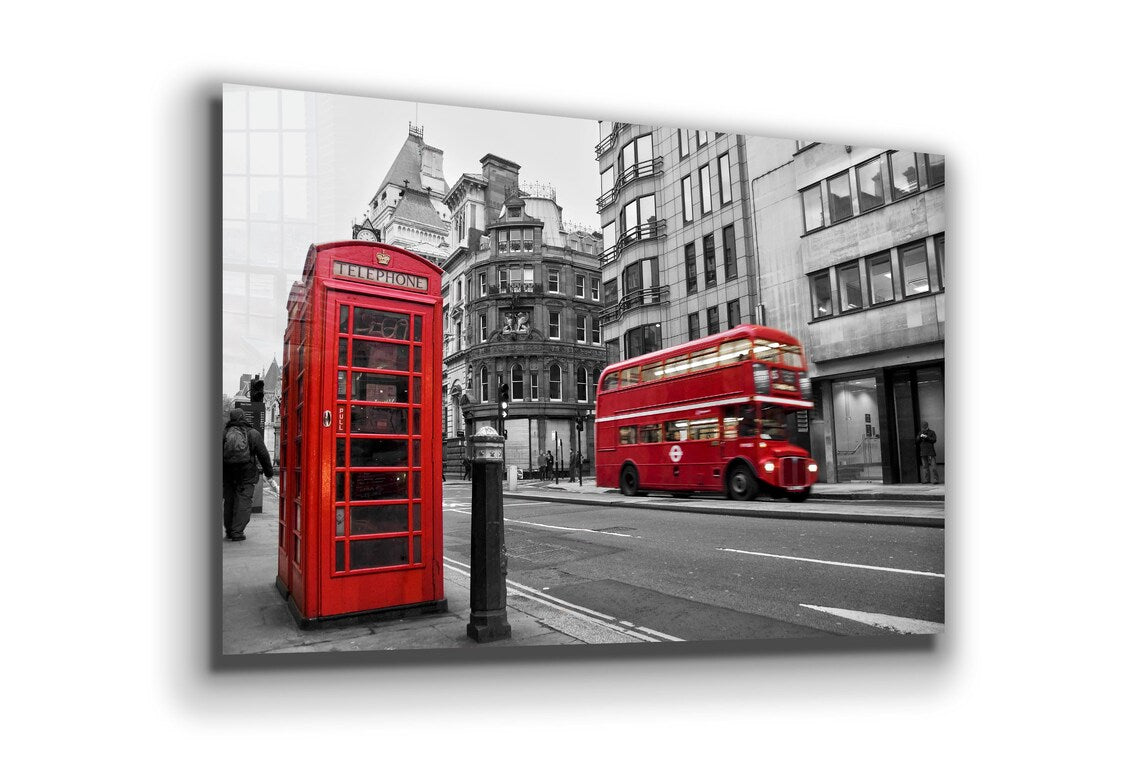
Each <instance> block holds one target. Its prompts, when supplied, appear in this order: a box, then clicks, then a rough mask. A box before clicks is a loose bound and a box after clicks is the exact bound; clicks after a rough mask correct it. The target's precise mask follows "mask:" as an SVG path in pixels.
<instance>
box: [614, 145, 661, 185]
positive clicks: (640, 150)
mask: <svg viewBox="0 0 1140 760" xmlns="http://www.w3.org/2000/svg"><path fill="white" fill-rule="evenodd" d="M646 161H648V162H650V163H649V164H647V165H645V166H642V165H641V164H642V163H643V162H646ZM652 161H653V136H652V135H642V136H641V137H638V138H637V139H636V140H631V141H630V142H628V143H626V145H625V147H624V148H622V149H621V173H622V177H623V178H624V179H625V180H630V179H636V178H637V177H640V176H642V175H643V174H644V175H648V174H652V173H653V163H652ZM635 167H636V168H635ZM631 170H632V171H631Z"/></svg>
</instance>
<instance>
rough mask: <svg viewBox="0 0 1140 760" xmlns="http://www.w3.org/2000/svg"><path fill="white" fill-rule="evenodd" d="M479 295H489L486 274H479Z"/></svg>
mask: <svg viewBox="0 0 1140 760" xmlns="http://www.w3.org/2000/svg"><path fill="white" fill-rule="evenodd" d="M479 295H481V296H485V295H487V275H486V273H484V272H480V273H479Z"/></svg>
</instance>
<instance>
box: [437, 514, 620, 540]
mask: <svg viewBox="0 0 1140 760" xmlns="http://www.w3.org/2000/svg"><path fill="white" fill-rule="evenodd" d="M444 511H445V512H459V513H460V514H464V515H469V514H471V510H470V509H454V508H452V509H446V510H444ZM503 522H509V523H518V524H519V525H530V526H532V527H535V528H549V529H551V530H559V531H577V532H580V533H598V534H600V535H604V536H620V537H621V538H633V534H631V533H617V532H615V531H612V530H595V529H594V528H572V527H570V526H569V525H547V524H546V523H536V522H529V521H527V520H516V519H514V518H511V517H504V518H503Z"/></svg>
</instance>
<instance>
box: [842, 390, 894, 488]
mask: <svg viewBox="0 0 1140 760" xmlns="http://www.w3.org/2000/svg"><path fill="white" fill-rule="evenodd" d="M877 390H878V387H877V383H876V381H875V378H874V376H868V377H860V378H852V379H847V380H836V381H835V382H833V383H832V386H831V392H832V402H833V406H832V408H833V410H834V420H833V422H834V425H835V462H836V474H837V476H838V479H839V482H840V483H850V482H858V481H877V482H882V480H883V453H882V446H881V444H880V431H879V402H878V397H877Z"/></svg>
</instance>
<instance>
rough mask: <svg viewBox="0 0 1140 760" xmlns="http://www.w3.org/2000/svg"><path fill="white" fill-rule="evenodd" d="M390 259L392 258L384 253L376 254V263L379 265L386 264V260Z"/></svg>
mask: <svg viewBox="0 0 1140 760" xmlns="http://www.w3.org/2000/svg"><path fill="white" fill-rule="evenodd" d="M391 260H392V257H391V256H389V255H388V254H386V253H378V254H376V263H377V264H380V265H381V266H387V265H388V262H389V261H391Z"/></svg>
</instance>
